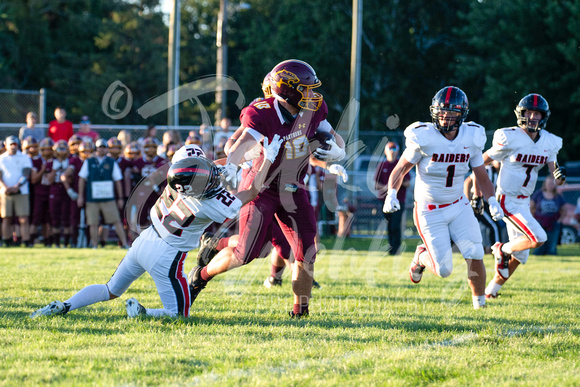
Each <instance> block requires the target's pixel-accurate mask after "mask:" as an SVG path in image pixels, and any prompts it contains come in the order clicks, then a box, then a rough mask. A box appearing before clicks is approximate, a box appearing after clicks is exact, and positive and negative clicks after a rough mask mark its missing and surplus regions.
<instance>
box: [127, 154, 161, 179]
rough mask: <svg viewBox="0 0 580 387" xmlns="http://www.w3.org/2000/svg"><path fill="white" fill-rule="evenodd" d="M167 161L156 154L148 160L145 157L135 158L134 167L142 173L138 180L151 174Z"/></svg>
mask: <svg viewBox="0 0 580 387" xmlns="http://www.w3.org/2000/svg"><path fill="white" fill-rule="evenodd" d="M166 162H167V160H165V159H162V158H161V157H159V156H155V157H154V158H153V159H152V160H146V159H145V158H144V157H139V158H138V159H135V160H133V169H134V170H135V172H138V173H139V174H140V176H139V177H138V179H137V180H141V179H142V178H144V177H147V176H149V175H150V174H152V173H153V172H154V171H155V170H156V169H157V168H159V167H161V166H162V165H163V164H165V163H166Z"/></svg>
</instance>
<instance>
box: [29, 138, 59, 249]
mask: <svg viewBox="0 0 580 387" xmlns="http://www.w3.org/2000/svg"><path fill="white" fill-rule="evenodd" d="M53 146H54V141H53V140H52V139H51V138H50V137H46V138H43V139H42V140H40V143H39V148H40V156H41V157H40V158H39V159H37V160H34V159H33V160H32V172H31V178H30V182H31V183H32V186H33V188H32V189H33V190H34V205H33V209H34V212H33V213H32V225H33V226H34V227H35V229H38V228H39V227H42V229H43V235H44V245H45V246H50V245H52V236H51V233H50V232H49V230H50V216H49V214H50V213H49V203H48V198H49V195H50V182H49V180H48V175H49V173H50V172H51V171H52V159H53V155H54V151H53V149H52V147H53Z"/></svg>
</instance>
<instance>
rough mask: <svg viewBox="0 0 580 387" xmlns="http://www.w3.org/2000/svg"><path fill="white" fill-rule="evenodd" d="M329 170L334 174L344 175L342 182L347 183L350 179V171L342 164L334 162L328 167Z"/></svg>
mask: <svg viewBox="0 0 580 387" xmlns="http://www.w3.org/2000/svg"><path fill="white" fill-rule="evenodd" d="M328 172H330V173H332V174H333V175H337V176H340V177H342V182H343V183H346V182H347V181H348V173H347V172H346V169H344V167H343V166H342V165H340V164H332V165H331V166H330V167H328Z"/></svg>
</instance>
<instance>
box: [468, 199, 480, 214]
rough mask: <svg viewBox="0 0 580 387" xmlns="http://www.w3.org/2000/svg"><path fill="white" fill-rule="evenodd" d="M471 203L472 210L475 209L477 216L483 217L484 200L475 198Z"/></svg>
mask: <svg viewBox="0 0 580 387" xmlns="http://www.w3.org/2000/svg"><path fill="white" fill-rule="evenodd" d="M469 203H471V208H473V212H474V213H475V214H478V215H483V198H480V197H479V196H474V197H472V198H471V200H470V201H469Z"/></svg>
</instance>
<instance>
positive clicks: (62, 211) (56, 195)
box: [48, 140, 71, 247]
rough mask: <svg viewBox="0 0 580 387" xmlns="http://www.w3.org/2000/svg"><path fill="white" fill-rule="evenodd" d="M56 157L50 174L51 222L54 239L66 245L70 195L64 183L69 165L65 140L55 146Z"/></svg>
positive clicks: (49, 203)
mask: <svg viewBox="0 0 580 387" xmlns="http://www.w3.org/2000/svg"><path fill="white" fill-rule="evenodd" d="M53 150H54V156H55V157H54V159H53V160H52V171H51V172H50V173H49V174H48V182H49V183H50V190H49V198H48V206H49V210H50V224H51V226H52V241H53V242H54V244H55V245H56V247H60V240H61V239H63V242H64V243H63V246H64V247H66V246H67V245H68V244H69V241H70V220H71V219H70V207H71V205H70V201H71V200H70V197H69V195H68V194H67V192H66V191H67V188H66V187H65V185H64V182H63V181H64V180H66V176H65V171H66V170H67V168H68V165H69V148H68V144H67V142H66V141H65V140H58V141H57V142H56V144H54V147H53Z"/></svg>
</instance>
